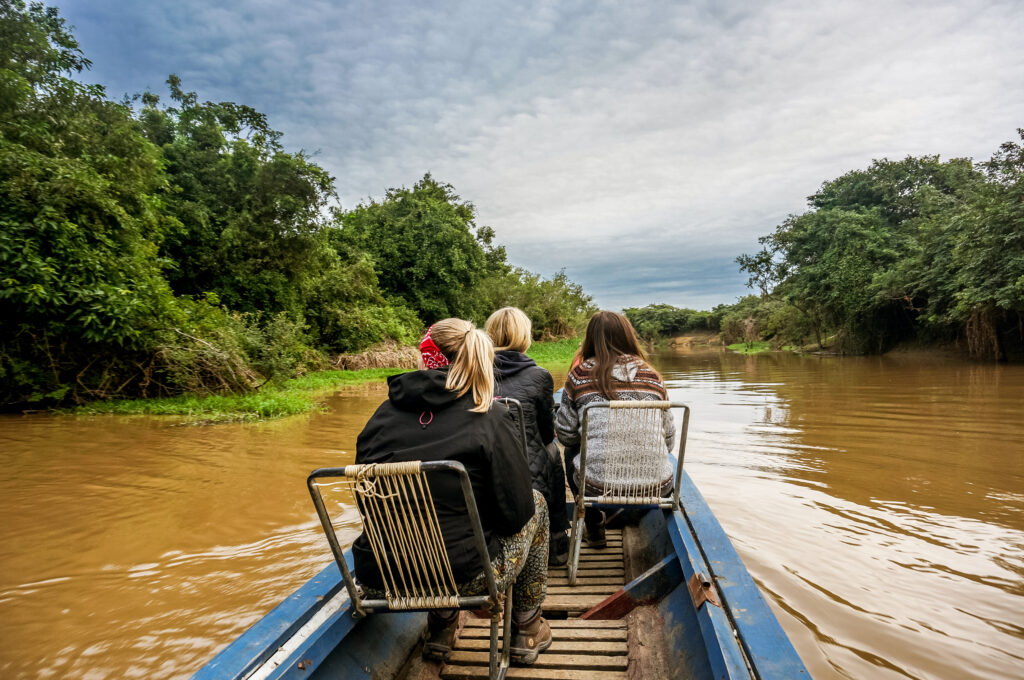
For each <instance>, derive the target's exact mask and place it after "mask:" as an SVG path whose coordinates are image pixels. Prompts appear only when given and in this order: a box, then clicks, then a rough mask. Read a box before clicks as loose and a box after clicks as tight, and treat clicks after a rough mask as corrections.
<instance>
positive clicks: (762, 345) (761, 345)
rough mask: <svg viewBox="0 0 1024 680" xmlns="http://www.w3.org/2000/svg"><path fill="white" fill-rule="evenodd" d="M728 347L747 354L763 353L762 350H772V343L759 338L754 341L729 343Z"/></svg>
mask: <svg viewBox="0 0 1024 680" xmlns="http://www.w3.org/2000/svg"><path fill="white" fill-rule="evenodd" d="M728 347H729V349H731V350H732V351H733V352H736V353H738V354H746V355H751V354H761V353H762V352H767V351H769V350H771V345H770V344H769V343H768V342H766V341H764V340H758V341H756V342H752V343H746V342H737V343H734V344H732V345H728Z"/></svg>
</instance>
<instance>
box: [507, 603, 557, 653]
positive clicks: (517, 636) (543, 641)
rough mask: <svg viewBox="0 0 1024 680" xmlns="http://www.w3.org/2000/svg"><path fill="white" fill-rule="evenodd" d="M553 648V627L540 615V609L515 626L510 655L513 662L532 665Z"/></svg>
mask: <svg viewBox="0 0 1024 680" xmlns="http://www.w3.org/2000/svg"><path fill="white" fill-rule="evenodd" d="M550 646H551V626H549V625H548V622H547V621H545V620H544V617H542V616H541V615H540V609H539V608H538V609H537V613H536V614H534V615H533V617H532V618H530V619H529V620H527V621H524V622H523V623H518V624H515V627H514V628H513V630H512V644H511V646H510V647H509V654H510V655H511V657H512V661H515V662H516V663H521V664H524V665H527V666H528V665H530V664H532V663H533V662H535V661H536V660H537V657H538V656H540V653H541V652H543V651H544V650H545V649H547V648H548V647H550Z"/></svg>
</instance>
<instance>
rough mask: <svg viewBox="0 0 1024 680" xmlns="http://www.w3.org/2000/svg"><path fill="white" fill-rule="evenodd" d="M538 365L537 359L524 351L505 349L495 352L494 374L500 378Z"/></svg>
mask: <svg viewBox="0 0 1024 680" xmlns="http://www.w3.org/2000/svg"><path fill="white" fill-rule="evenodd" d="M536 365H537V362H536V361H534V360H533V359H531V358H530V357H528V356H526V355H525V354H523V353H522V352H517V351H515V350H512V349H503V350H499V351H497V352H495V353H494V375H495V376H496V377H498V378H507V377H508V376H510V375H515V374H516V373H518V372H519V371H522V370H525V369H527V368H530V367H531V366H536Z"/></svg>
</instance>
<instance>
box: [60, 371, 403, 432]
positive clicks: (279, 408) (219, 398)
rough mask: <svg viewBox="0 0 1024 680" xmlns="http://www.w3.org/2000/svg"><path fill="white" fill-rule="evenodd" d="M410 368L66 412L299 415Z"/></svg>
mask: <svg viewBox="0 0 1024 680" xmlns="http://www.w3.org/2000/svg"><path fill="white" fill-rule="evenodd" d="M406 370H408V369H405V368H366V369H362V370H358V371H344V370H330V371H316V372H314V373H309V374H307V375H304V376H302V377H300V378H292V379H291V380H286V381H285V383H284V385H282V386H281V387H279V388H274V387H269V386H268V387H267V388H264V389H261V390H260V391H259V392H253V393H250V394H208V395H196V394H182V395H178V396H175V397H154V398H151V399H120V400H111V401H97V402H92V403H90V404H84V405H82V406H77V407H75V408H73V409H69V410H67V411H62V412H63V413H70V414H73V415H140V416H180V417H184V418H185V419H186V422H199V423H229V422H244V421H252V420H267V419H271V418H283V417H286V416H294V415H299V414H302V413H309V412H311V411H316V410H321V409H322V408H323V403H322V401H321V400H322V398H323V397H324V396H326V395H329V394H332V393H334V392H335V391H336V390H337V389H338V388H340V387H352V386H356V385H365V384H367V383H374V382H382V381H383V380H384V379H385V378H386V377H387V376H389V375H394V374H396V373H402V372H404V371H406Z"/></svg>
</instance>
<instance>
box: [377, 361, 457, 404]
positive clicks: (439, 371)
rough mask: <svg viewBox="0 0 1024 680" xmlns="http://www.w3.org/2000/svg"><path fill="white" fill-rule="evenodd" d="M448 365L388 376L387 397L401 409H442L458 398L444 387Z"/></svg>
mask: <svg viewBox="0 0 1024 680" xmlns="http://www.w3.org/2000/svg"><path fill="white" fill-rule="evenodd" d="M447 379H448V367H447V366H446V367H444V368H432V369H428V370H425V371H412V372H411V373H399V374H398V375H393V376H391V377H389V378H388V399H389V400H390V401H391V403H392V404H394V405H395V407H396V408H399V409H401V410H403V411H423V410H424V409H443V408H446V407H447V406H450V405H451V404H452V403H453V402H455V401H457V400H458V399H459V396H458V394H457V393H455V392H452V391H451V390H449V389H447V388H445V386H444V383H445V381H446V380H447Z"/></svg>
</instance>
